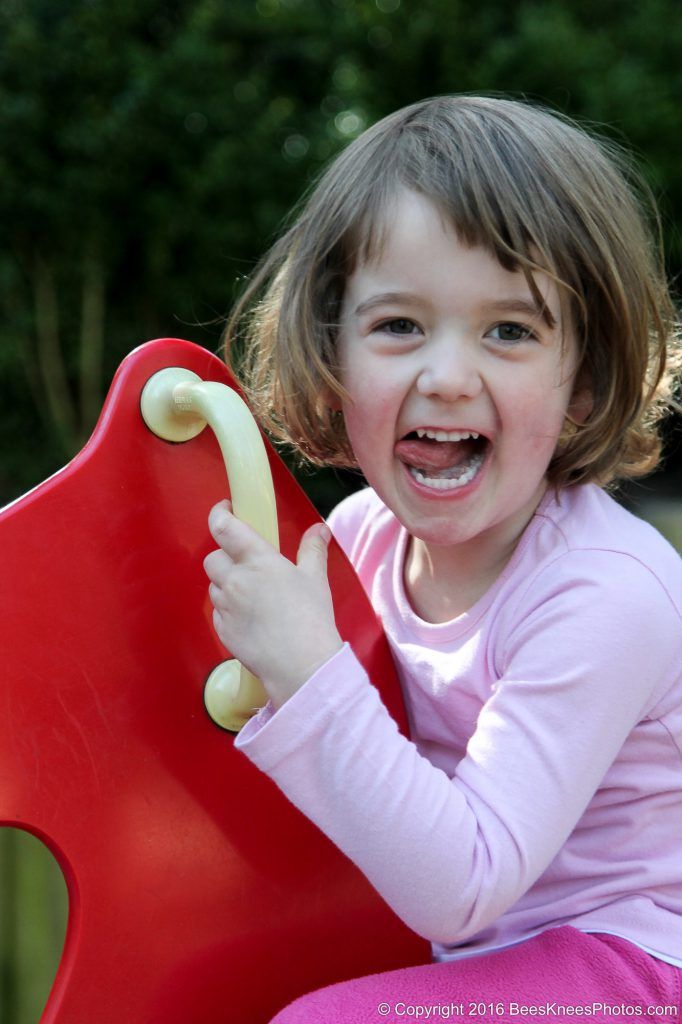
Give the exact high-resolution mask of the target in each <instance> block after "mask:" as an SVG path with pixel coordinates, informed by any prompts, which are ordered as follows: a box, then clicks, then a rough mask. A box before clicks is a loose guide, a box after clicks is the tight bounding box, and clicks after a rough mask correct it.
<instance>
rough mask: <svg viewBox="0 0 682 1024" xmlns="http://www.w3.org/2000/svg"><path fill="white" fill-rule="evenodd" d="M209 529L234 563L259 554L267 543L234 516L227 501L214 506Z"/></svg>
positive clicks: (209, 516)
mask: <svg viewBox="0 0 682 1024" xmlns="http://www.w3.org/2000/svg"><path fill="white" fill-rule="evenodd" d="M208 528H209V530H210V532H211V536H212V537H213V539H214V541H215V542H216V544H218V545H219V546H220V547H221V548H222V550H223V551H224V552H225V553H226V554H227V555H229V557H230V558H231V559H232V560H233V561H234V562H240V561H243V560H244V559H245V558H247V557H249V555H252V554H254V553H257V552H258V551H259V550H260V549H261V548H262V546H263V545H264V544H265V543H266V542H265V541H264V540H263V538H262V537H261V536H260V535H259V534H258V533H256V531H255V530H253V529H251V527H250V526H248V525H247V524H246V523H243V522H242V521H241V520H240V519H237V517H236V516H235V515H233V513H232V506H231V504H230V502H229V501H227V500H225V501H219V502H218V504H217V505H214V506H213V508H212V509H211V511H210V512H209V514H208Z"/></svg>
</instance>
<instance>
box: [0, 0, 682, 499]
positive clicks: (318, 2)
mask: <svg viewBox="0 0 682 1024" xmlns="http://www.w3.org/2000/svg"><path fill="white" fill-rule="evenodd" d="M681 51H682V8H681V7H680V4H679V0H600V2H598V3H594V2H593V0H525V2H521V3H517V4H508V3H504V2H502V0H425V2H421V3H417V2H413V0H402V2H401V0H258V2H257V3H253V2H250V0H222V2H221V0H169V2H167V3H163V2H159V0H117V2H116V3H115V4H111V3H108V2H105V0H2V2H1V3H0V182H1V183H2V188H1V189H0V223H1V224H2V245H1V246H0V297H1V300H2V317H1V318H0V386H1V388H2V394H3V397H4V401H3V402H2V405H1V406H0V437H2V438H3V444H2V446H1V447H0V504H1V503H3V502H4V501H7V500H9V499H11V498H13V497H15V496H16V495H18V494H20V493H22V492H23V491H24V490H26V489H27V488H28V487H30V486H32V485H33V484H35V483H37V482H38V481H40V480H41V479H43V478H44V477H45V476H46V475H48V474H49V473H50V472H52V471H54V470H55V469H56V468H58V467H59V466H61V465H63V464H64V462H66V461H67V460H68V459H69V458H70V457H71V456H72V455H73V454H74V452H75V451H76V450H77V449H78V448H79V447H80V446H81V445H82V443H83V442H84V441H85V439H86V438H87V436H88V435H89V433H90V431H91V429H92V426H93V424H94V422H95V420H96V417H97V414H98V411H99V409H100V407H101V402H102V399H103V396H104V394H105V392H106V388H107V386H108V384H109V382H110V380H111V377H112V375H113V373H114V371H115V369H116V366H117V365H118V363H119V362H120V360H121V358H122V357H123V356H124V355H125V354H126V353H127V352H128V351H130V349H131V348H133V347H135V346H136V345H137V344H139V343H140V342H142V341H145V340H147V339H149V338H151V337H158V336H162V335H175V336H178V335H179V336H181V337H187V338H189V339H190V340H194V341H197V342H199V343H201V344H204V345H206V346H207V347H209V348H211V349H213V350H217V348H218V346H219V335H220V320H221V318H222V317H224V315H225V314H226V312H227V311H228V309H229V307H230V304H231V302H232V300H233V298H234V295H235V290H236V288H238V287H239V282H240V280H241V279H243V277H244V276H245V275H246V274H248V273H249V271H250V270H251V268H252V266H253V264H254V261H255V260H256V259H257V257H258V256H259V255H260V254H261V253H262V252H263V250H264V249H265V248H266V246H267V245H268V243H269V242H270V241H271V240H272V239H273V237H274V235H275V234H276V232H277V228H278V226H279V225H280V224H281V221H282V219H283V217H284V216H285V214H286V212H287V210H288V209H289V208H290V206H291V205H292V203H294V202H295V200H296V199H297V198H298V196H299V195H300V193H301V192H302V190H303V189H304V188H305V187H306V186H307V184H308V183H309V182H310V181H311V180H312V179H313V178H314V177H315V175H316V174H317V173H318V172H319V170H320V169H321V167H322V166H323V164H324V163H325V162H326V161H327V160H328V159H329V157H330V156H331V155H333V154H334V153H335V152H336V151H337V150H338V149H339V148H340V147H341V146H342V145H343V144H344V143H345V142H347V141H348V140H349V139H350V138H351V137H353V136H354V135H356V134H357V133H358V132H359V131H361V130H362V128H363V127H364V126H366V125H367V124H369V123H371V122H372V121H374V120H376V119H377V118H379V117H381V116H383V115H384V114H386V113H388V112H389V111H391V110H393V109H395V108H397V107H399V106H401V105H403V104H405V103H409V102H411V101H414V100H416V99H418V98H421V97H424V96H427V95H433V94H436V93H442V92H454V91H483V92H491V91H493V92H505V93H511V94H512V95H516V96H526V97H528V98H530V99H538V100H542V101H544V102H546V103H548V104H550V105H551V106H554V107H556V108H558V109H560V110H562V111H565V112H567V113H569V114H570V115H573V116H576V117H579V118H581V119H586V120H587V121H588V122H592V123H594V124H596V125H598V126H603V128H604V130H606V131H608V132H609V133H611V134H613V135H615V136H616V137H617V138H618V139H620V140H621V141H627V142H628V143H629V144H630V145H631V146H632V147H633V148H634V149H635V151H636V152H637V153H638V154H640V156H641V158H642V160H643V161H644V165H645V170H646V173H647V176H648V178H649V180H650V181H651V183H652V184H653V186H654V188H655V190H656V192H657V193H658V194H659V196H660V198H661V202H662V207H663V211H664V216H665V219H666V225H667V245H668V256H669V263H670V271H671V275H674V274H676V273H677V272H678V271H679V269H680V266H682V241H681V239H680V234H679V232H678V231H676V228H675V226H676V224H678V223H679V222H680V214H681V212H682V157H681V156H680V148H679V146H678V145H677V135H678V132H679V113H678V111H679V103H680V99H681V98H682V88H681V86H682V64H681V62H680V60H679V54H680V52H681ZM307 486H309V487H311V486H313V485H312V484H311V483H310V482H308V484H307ZM329 486H330V487H331V491H333V490H334V487H335V484H334V483H333V482H332V483H331V484H330V485H329ZM318 487H319V485H318ZM328 490H329V489H327V491H325V492H324V493H322V492H320V498H321V503H322V504H323V505H324V504H325V499H328V500H327V503H328V502H329V500H331V497H332V495H331V492H329V493H328Z"/></svg>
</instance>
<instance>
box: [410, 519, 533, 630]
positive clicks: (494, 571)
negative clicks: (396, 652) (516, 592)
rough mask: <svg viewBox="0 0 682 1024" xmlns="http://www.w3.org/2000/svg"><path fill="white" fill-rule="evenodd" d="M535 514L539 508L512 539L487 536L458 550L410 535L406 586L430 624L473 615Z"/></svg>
mask: <svg viewBox="0 0 682 1024" xmlns="http://www.w3.org/2000/svg"><path fill="white" fill-rule="evenodd" d="M536 507H537V506H536ZM534 514H535V508H534V509H533V512H532V513H531V515H530V516H529V517H528V518H527V519H526V520H525V521H524V523H523V524H522V526H521V528H520V529H519V524H517V526H516V529H514V530H513V531H511V532H510V533H509V535H508V536H505V537H500V535H499V534H497V533H496V534H494V535H493V536H490V535H487V534H484V535H481V536H478V537H476V538H474V539H473V540H471V541H469V542H467V543H464V544H458V545H455V546H453V547H444V546H439V545H433V544H427V543H426V542H424V541H421V540H419V539H418V538H417V537H410V538H409V540H408V545H407V550H406V553H405V566H404V586H405V592H406V594H407V598H408V600H409V602H410V604H411V606H412V608H413V609H414V611H415V612H416V613H417V615H419V617H420V618H421V619H424V621H425V622H432V623H440V622H450V621H452V619H456V618H457V617H458V616H459V615H463V614H464V613H465V612H468V611H469V609H470V608H472V607H473V606H474V605H475V604H476V602H477V601H479V600H480V599H481V598H482V597H483V595H484V594H485V593H486V592H487V591H488V590H489V589H490V587H491V586H492V585H493V583H494V582H495V580H496V579H497V578H498V577H499V575H500V573H501V572H502V571H503V569H504V568H505V566H506V565H507V564H508V563H509V561H510V559H511V557H512V555H513V554H514V551H515V550H516V548H517V546H518V543H519V541H520V540H521V537H522V536H523V534H524V532H525V530H526V527H527V526H528V524H529V522H530V520H531V519H532V518H533V515H534Z"/></svg>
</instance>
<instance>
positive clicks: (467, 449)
mask: <svg viewBox="0 0 682 1024" xmlns="http://www.w3.org/2000/svg"><path fill="white" fill-rule="evenodd" d="M490 444H491V442H490V441H489V440H488V438H486V437H484V436H483V435H482V434H478V433H476V432H475V431H467V430H462V431H455V430H450V431H446V430H431V429H427V428H424V429H421V428H420V429H419V430H413V431H411V432H410V433H409V434H406V435H405V437H403V438H401V439H400V441H398V443H397V444H396V446H395V455H396V457H397V458H398V459H400V461H401V462H402V463H403V464H404V465H405V467H406V468H407V470H408V472H409V473H410V475H411V476H412V477H413V478H414V479H415V480H416V481H417V482H418V483H420V484H423V485H425V486H426V487H431V488H433V489H434V490H438V491H453V490H456V489H457V488H459V487H465V486H466V484H469V483H471V481H472V480H473V479H474V477H475V476H476V475H477V473H478V472H479V470H480V469H481V466H482V465H483V463H484V461H485V457H486V454H487V451H488V448H489V447H490Z"/></svg>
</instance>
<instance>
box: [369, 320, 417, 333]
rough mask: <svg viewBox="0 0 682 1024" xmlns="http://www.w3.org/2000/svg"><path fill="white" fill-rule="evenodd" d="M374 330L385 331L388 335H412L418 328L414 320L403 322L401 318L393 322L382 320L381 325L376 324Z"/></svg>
mask: <svg viewBox="0 0 682 1024" xmlns="http://www.w3.org/2000/svg"><path fill="white" fill-rule="evenodd" d="M375 330H377V331H386V332H388V333H389V334H414V332H415V331H418V330H419V328H418V327H417V325H416V324H415V322H414V320H405V319H404V318H403V317H398V318H397V319H395V320H384V321H383V323H380V324H377V326H376V328H375Z"/></svg>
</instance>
